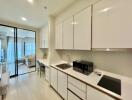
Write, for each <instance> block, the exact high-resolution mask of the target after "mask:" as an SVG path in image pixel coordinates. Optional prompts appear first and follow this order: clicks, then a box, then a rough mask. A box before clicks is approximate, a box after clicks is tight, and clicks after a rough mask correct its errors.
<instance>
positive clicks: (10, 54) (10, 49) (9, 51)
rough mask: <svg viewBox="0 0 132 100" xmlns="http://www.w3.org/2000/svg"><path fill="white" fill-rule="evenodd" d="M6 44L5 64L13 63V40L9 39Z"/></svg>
mask: <svg viewBox="0 0 132 100" xmlns="http://www.w3.org/2000/svg"><path fill="white" fill-rule="evenodd" d="M7 44H8V45H7V63H15V59H14V58H15V51H14V38H13V37H9V38H8V43H7Z"/></svg>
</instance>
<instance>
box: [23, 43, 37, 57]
mask: <svg viewBox="0 0 132 100" xmlns="http://www.w3.org/2000/svg"><path fill="white" fill-rule="evenodd" d="M25 55H26V56H30V55H35V43H34V42H26V43H25Z"/></svg>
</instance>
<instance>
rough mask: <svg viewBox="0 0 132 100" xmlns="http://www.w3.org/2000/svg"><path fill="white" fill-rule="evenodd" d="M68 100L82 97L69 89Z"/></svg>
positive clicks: (78, 99) (77, 99)
mask: <svg viewBox="0 0 132 100" xmlns="http://www.w3.org/2000/svg"><path fill="white" fill-rule="evenodd" d="M68 100H81V99H80V98H79V97H77V96H76V95H75V94H73V93H72V92H71V91H69V90H68Z"/></svg>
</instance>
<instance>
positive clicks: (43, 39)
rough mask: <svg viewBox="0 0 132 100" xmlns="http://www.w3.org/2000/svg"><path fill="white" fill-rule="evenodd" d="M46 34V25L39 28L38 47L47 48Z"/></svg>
mask: <svg viewBox="0 0 132 100" xmlns="http://www.w3.org/2000/svg"><path fill="white" fill-rule="evenodd" d="M48 34H49V28H48V26H45V27H43V28H41V29H40V48H48Z"/></svg>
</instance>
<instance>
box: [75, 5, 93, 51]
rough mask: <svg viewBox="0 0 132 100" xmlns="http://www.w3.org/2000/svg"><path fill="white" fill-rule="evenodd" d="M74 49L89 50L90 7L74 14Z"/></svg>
mask: <svg viewBox="0 0 132 100" xmlns="http://www.w3.org/2000/svg"><path fill="white" fill-rule="evenodd" d="M74 22H75V23H74V49H78V50H91V7H89V8H87V9H85V10H83V11H81V12H80V13H78V14H76V15H75V16H74Z"/></svg>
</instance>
